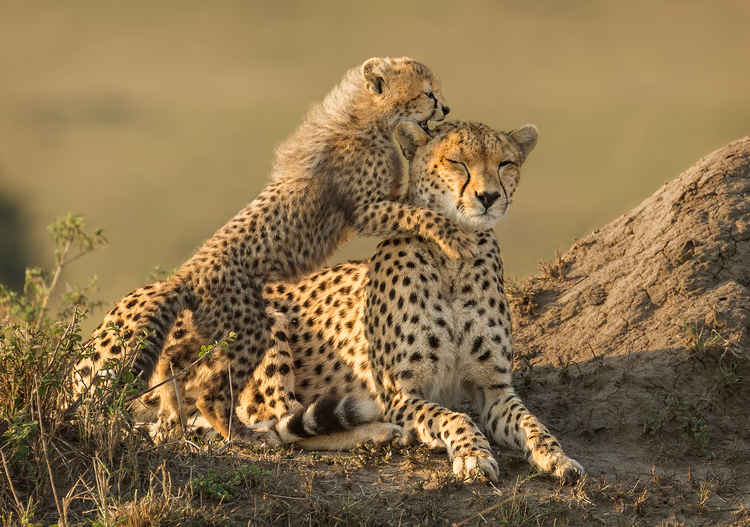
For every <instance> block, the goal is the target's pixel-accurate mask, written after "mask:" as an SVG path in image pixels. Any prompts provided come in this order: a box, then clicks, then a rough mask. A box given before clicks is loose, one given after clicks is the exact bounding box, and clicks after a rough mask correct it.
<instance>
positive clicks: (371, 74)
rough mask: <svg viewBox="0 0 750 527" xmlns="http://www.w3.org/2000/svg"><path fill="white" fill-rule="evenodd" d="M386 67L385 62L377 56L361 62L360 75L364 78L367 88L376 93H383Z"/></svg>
mask: <svg viewBox="0 0 750 527" xmlns="http://www.w3.org/2000/svg"><path fill="white" fill-rule="evenodd" d="M387 67H388V65H387V64H386V62H385V61H384V60H383V59H381V58H379V57H373V58H371V59H367V60H366V61H365V63H364V64H362V77H364V79H365V86H367V89H368V90H370V91H371V92H373V93H377V94H378V95H381V94H382V93H383V88H384V87H385V72H386V70H387Z"/></svg>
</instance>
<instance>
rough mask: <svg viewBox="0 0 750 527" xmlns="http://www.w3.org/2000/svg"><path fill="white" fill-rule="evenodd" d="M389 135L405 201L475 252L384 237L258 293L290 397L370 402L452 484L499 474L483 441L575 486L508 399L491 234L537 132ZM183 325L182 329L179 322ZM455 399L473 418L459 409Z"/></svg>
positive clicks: (457, 127) (574, 471) (566, 461)
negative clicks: (289, 381)
mask: <svg viewBox="0 0 750 527" xmlns="http://www.w3.org/2000/svg"><path fill="white" fill-rule="evenodd" d="M397 137H398V139H399V142H400V144H401V145H402V148H403V150H404V153H405V155H406V156H407V157H408V158H410V159H412V161H411V169H410V182H409V191H408V195H407V201H408V202H409V203H411V204H414V205H417V206H422V207H430V208H433V209H434V210H436V211H439V212H440V213H442V214H443V215H445V216H446V217H448V218H450V219H451V220H453V221H456V222H457V223H458V224H459V225H460V226H461V227H462V228H463V229H465V231H466V232H467V233H468V235H469V236H471V239H472V243H473V245H474V247H473V250H474V252H475V255H474V256H471V257H466V258H462V259H459V260H455V261H453V260H449V259H447V258H446V257H445V255H444V254H443V253H442V251H441V250H440V249H439V247H438V246H437V245H436V244H435V243H434V242H432V241H431V240H428V239H425V238H423V237H421V236H414V235H404V236H398V237H393V238H391V239H388V240H385V241H383V242H382V243H381V244H380V245H379V246H378V248H377V250H376V252H375V254H374V255H373V256H372V258H370V260H369V262H367V263H364V262H359V263H358V262H351V263H346V264H342V265H338V266H335V267H332V268H328V269H324V270H321V271H319V272H316V273H313V274H311V275H309V276H307V277H306V278H304V279H303V280H301V281H299V282H290V281H277V282H274V283H269V284H267V285H266V287H265V289H264V296H265V298H266V299H268V301H269V302H270V304H271V305H272V307H273V308H274V309H275V310H276V311H277V312H279V313H281V314H282V315H284V316H285V317H286V319H287V320H288V322H289V346H290V353H291V357H290V359H289V360H290V367H291V368H292V369H293V375H294V393H295V397H296V399H297V400H298V401H301V402H305V403H310V402H314V401H320V400H323V399H324V398H327V397H342V396H343V397H353V398H354V399H356V400H364V399H366V398H371V399H372V400H374V401H375V402H376V404H377V407H378V409H379V412H378V416H380V417H381V418H382V419H383V420H384V422H385V423H384V424H387V425H391V426H397V427H402V428H403V429H404V430H405V432H406V433H405V434H404V437H408V436H416V438H418V439H419V440H420V441H421V442H423V443H426V444H427V445H429V446H431V447H440V448H445V449H446V450H447V452H448V455H449V456H450V458H451V459H452V460H453V469H454V472H455V473H456V474H457V475H459V476H466V475H469V474H470V473H472V472H473V471H475V470H478V471H480V472H482V473H484V474H485V475H486V476H487V477H489V478H490V479H492V480H495V479H497V477H498V473H499V467H498V465H497V461H496V460H495V459H494V456H493V455H492V452H491V449H490V443H489V439H491V440H493V441H495V442H496V443H499V444H502V445H507V446H511V447H514V448H519V449H521V450H522V451H523V452H524V453H525V454H526V456H527V457H528V459H529V461H530V462H531V463H532V464H533V465H534V466H536V467H538V468H539V469H540V470H542V471H545V472H552V473H554V474H555V475H557V476H559V477H561V478H564V479H567V480H574V479H577V478H578V477H579V476H580V475H581V474H582V473H583V468H582V466H581V465H580V464H579V463H578V462H577V461H575V460H574V459H571V458H569V457H568V456H567V455H566V454H565V453H564V452H563V450H562V448H561V447H560V444H559V442H558V441H557V439H556V438H555V437H554V436H553V435H552V434H551V433H550V432H549V430H548V429H547V428H546V427H545V426H544V425H543V424H542V423H541V422H540V421H539V420H538V419H537V418H536V417H535V416H534V415H533V414H532V413H531V412H529V410H528V409H527V408H526V407H525V405H524V404H523V402H522V401H521V399H520V398H519V397H518V396H517V395H516V393H515V391H514V390H513V386H512V360H513V342H512V335H511V320H510V312H509V309H508V302H507V299H506V296H505V289H504V282H503V271H502V261H501V258H500V249H499V246H498V243H497V240H496V238H495V235H494V232H493V231H492V227H493V226H494V225H495V224H496V223H497V221H498V220H499V219H500V218H501V217H502V216H504V214H505V213H506V211H507V209H508V206H509V205H510V203H511V200H512V197H513V194H514V191H515V189H516V187H517V185H518V183H519V180H520V167H521V165H522V164H523V162H524V161H525V159H526V157H527V156H528V154H529V153H530V151H531V150H532V149H533V147H534V146H535V144H536V138H537V132H536V129H535V128H534V127H533V126H525V127H522V128H520V129H518V130H515V131H513V132H509V133H501V132H496V131H494V130H492V129H491V128H489V127H487V126H485V125H482V124H477V123H463V122H453V123H445V124H442V125H440V126H439V127H438V128H437V129H436V130H435V131H434V136H433V137H432V138H429V137H427V136H426V135H425V134H424V133H423V132H422V131H421V130H420V129H419V128H417V127H413V126H409V125H402V126H401V127H399V129H398V130H397ZM181 323H182V324H184V325H185V326H189V324H190V322H189V317H187V316H186V318H185V319H184V320H183V321H182V322H181ZM192 335H194V334H192ZM193 338H194V337H193ZM199 344H200V342H199V341H195V342H192V343H191V344H190V345H189V346H186V345H185V341H183V342H182V344H180V343H179V342H177V341H172V342H171V344H170V346H169V347H168V351H169V353H171V354H182V355H184V356H185V357H191V356H193V355H194V349H195V347H196V346H198V345H199ZM465 398H469V399H470V400H471V402H472V404H473V408H474V411H475V412H476V414H477V416H478V421H474V420H473V419H472V418H471V417H470V416H469V415H468V414H466V413H464V412H462V411H460V410H459V408H460V402H461V401H462V400H463V399H465ZM367 433H370V431H369V430H367V429H365V428H363V427H355V428H353V429H352V431H350V432H344V433H339V434H333V435H329V436H325V437H318V438H317V441H316V442H315V443H309V444H314V446H316V447H319V448H320V447H327V448H347V447H349V446H351V445H352V444H354V443H356V442H357V441H359V440H362V439H364V438H367ZM488 437H489V439H488Z"/></svg>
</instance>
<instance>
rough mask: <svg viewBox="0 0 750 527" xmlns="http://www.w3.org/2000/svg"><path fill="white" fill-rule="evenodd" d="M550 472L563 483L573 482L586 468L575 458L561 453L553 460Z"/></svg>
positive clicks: (584, 472)
mask: <svg viewBox="0 0 750 527" xmlns="http://www.w3.org/2000/svg"><path fill="white" fill-rule="evenodd" d="M552 473H553V474H554V475H555V476H557V477H558V478H560V479H561V480H562V481H563V483H570V484H573V483H576V482H577V481H578V480H579V479H580V478H581V477H582V476H583V475H584V474H586V470H585V469H584V468H583V465H581V464H580V463H579V462H578V461H576V460H575V459H573V458H570V457H568V456H566V455H561V456H560V457H559V458H558V459H557V460H556V461H555V468H554V470H553V471H552Z"/></svg>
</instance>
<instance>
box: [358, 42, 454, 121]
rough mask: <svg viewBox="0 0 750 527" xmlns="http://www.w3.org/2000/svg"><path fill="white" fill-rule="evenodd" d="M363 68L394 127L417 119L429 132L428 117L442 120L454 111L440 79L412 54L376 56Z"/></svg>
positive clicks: (378, 105)
mask: <svg viewBox="0 0 750 527" xmlns="http://www.w3.org/2000/svg"><path fill="white" fill-rule="evenodd" d="M360 71H361V73H362V79H363V80H364V83H365V87H366V88H367V92H368V94H369V96H370V97H371V99H372V101H371V103H372V106H374V107H375V108H379V109H380V111H381V112H382V114H383V115H386V116H388V119H389V121H390V122H389V125H390V126H391V127H395V126H396V125H398V123H400V122H413V123H416V124H418V125H419V126H420V127H421V128H422V129H423V130H424V131H425V132H428V129H427V121H430V120H433V121H442V120H443V119H445V116H446V115H447V114H448V112H449V111H450V108H448V106H447V105H446V103H445V99H444V98H443V94H442V92H441V89H440V82H439V81H438V79H437V78H436V77H435V76H434V75H433V74H432V72H431V71H430V69H429V68H428V67H427V66H425V65H424V64H421V63H419V62H417V61H415V60H413V59H410V58H409V57H401V58H392V57H384V58H381V57H373V58H371V59H368V60H366V61H365V62H364V63H363V64H362V66H361V67H360Z"/></svg>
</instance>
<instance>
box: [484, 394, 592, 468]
mask: <svg viewBox="0 0 750 527" xmlns="http://www.w3.org/2000/svg"><path fill="white" fill-rule="evenodd" d="M479 391H480V393H481V400H482V401H483V404H482V405H481V406H482V408H481V410H480V419H481V423H482V426H483V427H484V428H485V430H487V433H489V434H490V435H491V436H492V438H493V439H494V440H495V441H496V442H497V443H500V444H505V445H508V446H511V447H516V448H520V449H521V450H522V451H523V452H524V454H525V455H526V458H527V459H528V460H529V463H531V464H532V465H534V466H536V467H538V468H539V469H540V470H542V471H544V472H551V473H553V474H554V475H555V476H557V477H559V478H561V479H562V480H564V481H566V482H575V481H577V480H578V479H579V478H580V477H581V476H582V475H583V474H584V473H585V470H584V468H583V466H582V465H581V464H580V463H579V462H578V461H576V460H575V459H572V458H570V457H568V456H567V455H566V454H565V452H564V451H563V449H562V447H561V446H560V443H559V442H558V440H557V439H556V438H555V436H553V435H552V434H551V433H550V432H549V430H547V427H546V426H544V425H543V424H542V423H541V422H539V420H538V419H537V418H536V416H534V414H532V413H531V412H529V410H527V409H526V406H524V404H523V402H521V399H520V397H518V396H517V395H516V394H515V392H514V391H513V388H512V387H511V386H510V385H509V384H504V383H500V384H499V385H493V386H489V387H488V386H482V387H479Z"/></svg>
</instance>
